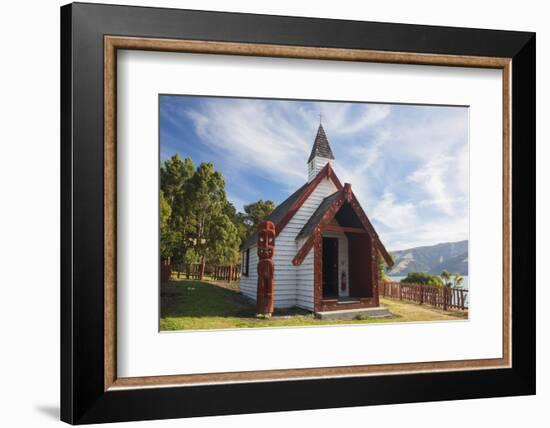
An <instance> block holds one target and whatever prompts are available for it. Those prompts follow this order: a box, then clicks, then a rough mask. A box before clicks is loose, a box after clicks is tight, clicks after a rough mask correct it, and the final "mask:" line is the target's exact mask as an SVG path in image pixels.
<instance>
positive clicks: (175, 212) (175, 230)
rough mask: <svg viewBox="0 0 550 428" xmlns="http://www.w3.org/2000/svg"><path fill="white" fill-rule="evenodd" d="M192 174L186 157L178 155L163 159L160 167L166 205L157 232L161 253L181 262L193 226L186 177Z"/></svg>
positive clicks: (188, 177) (189, 244)
mask: <svg viewBox="0 0 550 428" xmlns="http://www.w3.org/2000/svg"><path fill="white" fill-rule="evenodd" d="M194 173H195V167H194V165H193V161H192V160H191V159H190V158H185V159H184V160H181V158H180V157H179V154H177V153H176V154H175V155H174V156H172V157H171V158H170V159H167V160H166V161H165V162H164V164H163V165H162V166H161V170H160V188H161V191H162V194H163V198H164V199H165V201H166V203H167V204H168V205H169V206H170V216H169V220H168V225H167V228H166V230H165V234H164V235H163V234H162V232H161V253H162V252H163V250H164V255H163V256H168V255H169V256H171V257H172V258H173V260H174V261H175V262H176V263H182V262H184V259H185V254H186V252H187V250H188V249H189V248H190V247H191V242H190V241H189V239H188V236H189V234H190V231H191V229H192V227H193V224H192V222H191V217H190V215H189V214H190V213H189V205H188V204H187V202H186V200H187V193H188V187H189V180H190V179H191V177H192V176H193V175H194Z"/></svg>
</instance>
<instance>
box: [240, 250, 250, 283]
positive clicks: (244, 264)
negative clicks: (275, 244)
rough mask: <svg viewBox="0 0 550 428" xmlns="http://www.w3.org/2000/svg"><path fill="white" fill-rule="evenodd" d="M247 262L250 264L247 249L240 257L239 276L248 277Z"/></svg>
mask: <svg viewBox="0 0 550 428" xmlns="http://www.w3.org/2000/svg"><path fill="white" fill-rule="evenodd" d="M249 262H250V248H247V249H246V251H244V252H243V255H242V266H241V275H244V276H248V264H249Z"/></svg>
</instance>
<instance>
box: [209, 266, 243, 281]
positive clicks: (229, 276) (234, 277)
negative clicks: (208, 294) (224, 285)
mask: <svg viewBox="0 0 550 428" xmlns="http://www.w3.org/2000/svg"><path fill="white" fill-rule="evenodd" d="M212 277H213V278H214V279H215V280H217V281H227V282H231V281H238V280H239V279H240V278H241V266H240V265H227V266H214V272H213V273H212Z"/></svg>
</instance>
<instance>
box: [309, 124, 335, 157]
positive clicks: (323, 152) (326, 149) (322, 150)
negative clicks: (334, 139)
mask: <svg viewBox="0 0 550 428" xmlns="http://www.w3.org/2000/svg"><path fill="white" fill-rule="evenodd" d="M315 156H319V157H321V158H326V159H334V155H333V154H332V150H331V149H330V144H329V143H328V139H327V134H325V130H324V129H323V125H319V129H318V130H317V136H316V137H315V141H314V143H313V148H312V149H311V154H310V155H309V159H308V160H307V161H308V163H309V162H310V161H311V160H312V159H313V158H314V157H315Z"/></svg>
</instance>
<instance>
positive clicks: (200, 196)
mask: <svg viewBox="0 0 550 428" xmlns="http://www.w3.org/2000/svg"><path fill="white" fill-rule="evenodd" d="M187 190H188V194H187V196H188V197H187V198H186V201H187V204H188V206H189V209H190V212H189V215H190V219H191V222H192V224H193V232H192V234H191V238H192V239H191V241H192V243H193V248H194V251H195V253H196V255H197V256H198V257H199V260H200V262H201V263H202V264H203V266H204V264H205V262H206V261H207V258H209V259H210V260H209V261H211V262H213V263H223V262H231V263H234V262H236V261H237V257H238V256H237V255H238V247H239V235H238V230H237V228H236V227H235V225H234V224H233V223H232V221H231V219H230V217H229V216H228V215H227V213H228V211H230V207H229V206H228V204H229V202H228V201H227V196H226V194H225V182H224V180H223V177H222V175H221V173H220V172H219V171H216V170H215V169H214V165H213V164H211V163H201V164H200V165H199V167H198V168H197V170H196V171H195V174H194V175H193V177H191V179H190V180H189V187H188V188H187Z"/></svg>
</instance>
